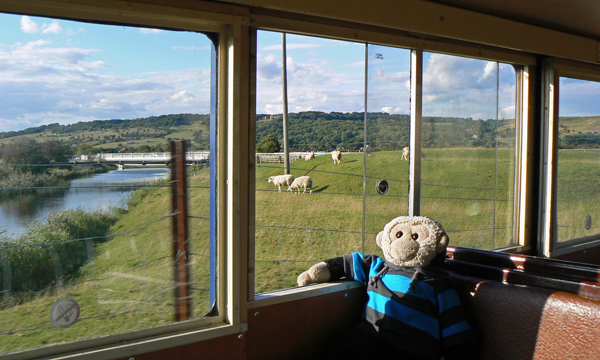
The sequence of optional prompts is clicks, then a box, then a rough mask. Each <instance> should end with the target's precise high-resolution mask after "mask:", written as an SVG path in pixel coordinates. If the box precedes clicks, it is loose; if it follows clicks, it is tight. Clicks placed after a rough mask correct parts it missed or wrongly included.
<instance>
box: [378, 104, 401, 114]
mask: <svg viewBox="0 0 600 360" xmlns="http://www.w3.org/2000/svg"><path fill="white" fill-rule="evenodd" d="M381 111H383V112H385V113H388V114H404V113H406V109H404V108H403V107H401V106H398V107H395V108H394V107H391V106H384V107H383V108H381Z"/></svg>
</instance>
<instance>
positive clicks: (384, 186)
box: [376, 180, 389, 195]
mask: <svg viewBox="0 0 600 360" xmlns="http://www.w3.org/2000/svg"><path fill="white" fill-rule="evenodd" d="M376 188H377V193H378V194H379V195H385V193H387V192H388V189H389V185H388V182H387V180H379V182H378V183H377V187H376Z"/></svg>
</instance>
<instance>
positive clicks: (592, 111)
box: [557, 77, 600, 241]
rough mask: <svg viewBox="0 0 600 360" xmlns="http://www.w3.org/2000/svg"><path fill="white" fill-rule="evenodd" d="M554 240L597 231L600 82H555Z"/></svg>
mask: <svg viewBox="0 0 600 360" xmlns="http://www.w3.org/2000/svg"><path fill="white" fill-rule="evenodd" d="M559 89H560V90H559V91H560V97H559V107H558V109H559V122H558V123H559V125H558V127H559V129H558V177H557V195H558V201H557V220H558V224H557V225H558V241H567V240H572V239H578V238H584V237H587V236H594V235H597V234H598V233H599V232H600V231H599V230H600V209H599V208H598V196H599V195H600V185H599V184H598V182H597V181H596V179H598V177H599V176H600V172H599V169H600V167H599V166H598V165H599V164H600V107H598V101H597V100H596V99H597V98H598V95H599V94H600V83H597V82H593V81H585V80H577V79H570V78H565V77H562V78H560V84H559Z"/></svg>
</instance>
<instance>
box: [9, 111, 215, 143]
mask: <svg viewBox="0 0 600 360" xmlns="http://www.w3.org/2000/svg"><path fill="white" fill-rule="evenodd" d="M208 134H209V115H206V114H204V115H203V114H171V115H162V116H152V117H148V118H140V119H133V120H94V121H88V122H78V123H76V124H70V125H59V124H50V125H43V126H39V127H34V128H28V129H25V130H21V131H10V132H3V133H0V144H6V143H10V142H12V141H15V140H16V139H18V138H23V137H29V138H33V139H35V140H36V141H39V142H44V141H48V140H58V141H61V142H63V143H65V144H67V145H69V146H71V147H72V148H73V149H74V150H77V149H79V150H80V151H81V150H94V151H95V152H134V151H142V152H150V151H168V148H169V145H168V141H169V140H170V139H186V140H190V144H191V147H190V148H191V149H195V150H206V149H208V145H209V137H208Z"/></svg>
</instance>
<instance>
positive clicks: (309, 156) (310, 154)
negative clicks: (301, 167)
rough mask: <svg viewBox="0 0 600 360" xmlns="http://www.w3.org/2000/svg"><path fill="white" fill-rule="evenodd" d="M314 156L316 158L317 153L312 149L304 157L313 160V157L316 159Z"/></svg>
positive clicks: (306, 159)
mask: <svg viewBox="0 0 600 360" xmlns="http://www.w3.org/2000/svg"><path fill="white" fill-rule="evenodd" d="M314 158H315V153H314V152H312V151H311V152H310V153H309V154H308V155H306V156H305V157H304V160H305V161H308V160H311V159H314Z"/></svg>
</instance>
